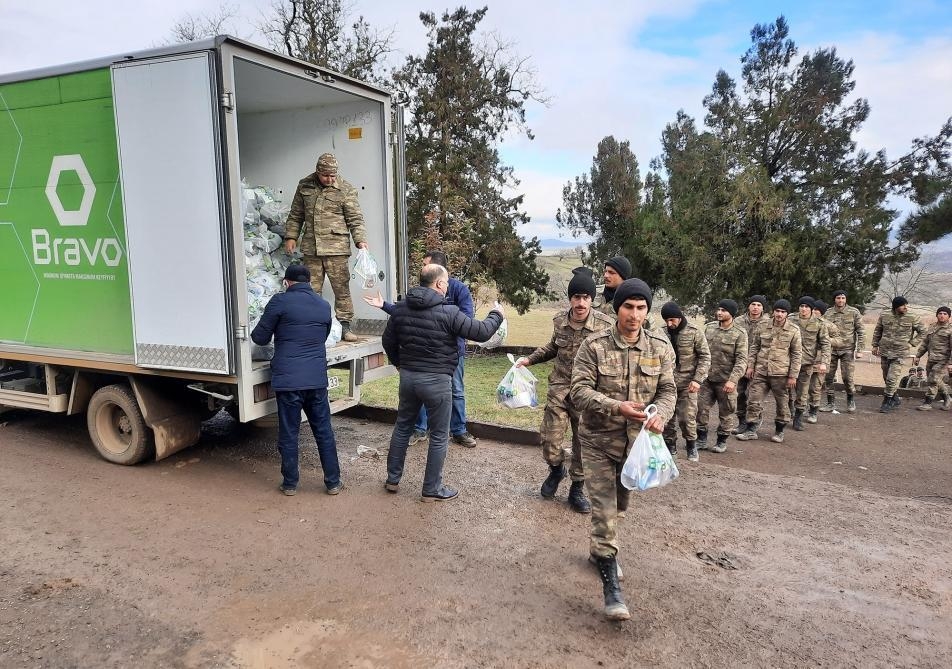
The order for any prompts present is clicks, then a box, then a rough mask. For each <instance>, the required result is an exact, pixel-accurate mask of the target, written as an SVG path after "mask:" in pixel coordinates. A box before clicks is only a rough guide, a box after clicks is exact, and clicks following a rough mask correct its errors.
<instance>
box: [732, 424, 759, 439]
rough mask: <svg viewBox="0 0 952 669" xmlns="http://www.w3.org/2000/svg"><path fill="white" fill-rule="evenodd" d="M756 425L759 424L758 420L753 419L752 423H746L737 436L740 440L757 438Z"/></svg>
mask: <svg viewBox="0 0 952 669" xmlns="http://www.w3.org/2000/svg"><path fill="white" fill-rule="evenodd" d="M758 425H759V422H758V421H754V422H753V423H747V424H746V425H745V426H744V429H743V430H742V431H741V432H740V433H738V435H737V438H738V439H740V440H741V441H750V440H752V439H759V436H758V435H757V426H758Z"/></svg>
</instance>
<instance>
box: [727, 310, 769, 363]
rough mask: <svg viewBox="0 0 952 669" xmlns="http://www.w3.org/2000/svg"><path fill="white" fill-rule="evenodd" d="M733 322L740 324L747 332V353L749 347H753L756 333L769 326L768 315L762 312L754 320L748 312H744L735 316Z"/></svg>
mask: <svg viewBox="0 0 952 669" xmlns="http://www.w3.org/2000/svg"><path fill="white" fill-rule="evenodd" d="M734 323H735V324H736V325H739V326H741V327H742V328H743V329H744V330H745V331H746V332H747V352H748V354H749V353H750V349H752V348H753V347H754V339H756V338H757V335H759V334H760V333H761V332H763V331H764V328H768V327H770V316H768V315H766V314H762V315H761V317H760V318H758V319H757V320H756V321H752V320H751V319H750V314H744V315H743V316H740V317H739V318H737V319H736V320H735V321H734ZM748 362H753V360H749V361H748Z"/></svg>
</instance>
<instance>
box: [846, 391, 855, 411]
mask: <svg viewBox="0 0 952 669" xmlns="http://www.w3.org/2000/svg"><path fill="white" fill-rule="evenodd" d="M846 412H847V413H856V400H855V399H853V396H852V395H847V396H846Z"/></svg>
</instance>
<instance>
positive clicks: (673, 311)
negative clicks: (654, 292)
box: [661, 302, 684, 320]
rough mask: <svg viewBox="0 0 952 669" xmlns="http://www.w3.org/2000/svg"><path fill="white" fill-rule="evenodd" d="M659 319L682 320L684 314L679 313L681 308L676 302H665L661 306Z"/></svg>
mask: <svg viewBox="0 0 952 669" xmlns="http://www.w3.org/2000/svg"><path fill="white" fill-rule="evenodd" d="M661 318H663V319H665V320H667V319H669V318H680V319H681V320H684V312H683V311H681V307H679V306H678V304H677V303H676V302H665V303H664V304H662V305H661Z"/></svg>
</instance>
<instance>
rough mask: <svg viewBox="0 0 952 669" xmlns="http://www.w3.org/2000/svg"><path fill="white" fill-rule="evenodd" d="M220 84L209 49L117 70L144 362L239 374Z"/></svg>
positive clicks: (138, 352) (132, 274) (139, 356)
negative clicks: (231, 309) (228, 257)
mask: <svg viewBox="0 0 952 669" xmlns="http://www.w3.org/2000/svg"><path fill="white" fill-rule="evenodd" d="M215 82H216V76H215V70H214V64H213V61H212V58H211V54H210V53H208V52H200V53H194V54H185V55H181V56H172V57H167V58H157V59H148V60H142V61H131V62H128V63H121V64H117V65H114V66H113V68H112V85H113V97H114V102H115V110H116V129H117V134H118V140H119V162H120V168H121V175H122V192H123V203H124V206H125V222H126V237H127V245H128V249H127V252H128V257H129V281H130V284H131V291H132V312H133V329H134V334H135V362H136V365H139V366H141V367H150V368H158V369H172V370H181V371H194V372H212V373H222V374H230V373H232V372H233V371H234V356H233V353H232V339H231V336H230V333H231V332H232V327H231V322H230V320H231V319H230V313H229V309H228V305H229V304H230V295H229V293H228V289H227V288H226V286H230V285H231V282H230V281H229V280H228V272H229V264H228V263H226V262H225V260H224V259H225V250H224V249H225V241H226V239H227V235H226V234H225V232H224V216H223V209H224V204H223V202H224V200H223V192H222V190H223V188H222V176H221V173H222V169H221V155H222V153H221V147H220V140H219V136H220V135H219V129H218V109H217V95H216V92H215V91H216V88H217V87H216V84H215Z"/></svg>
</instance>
